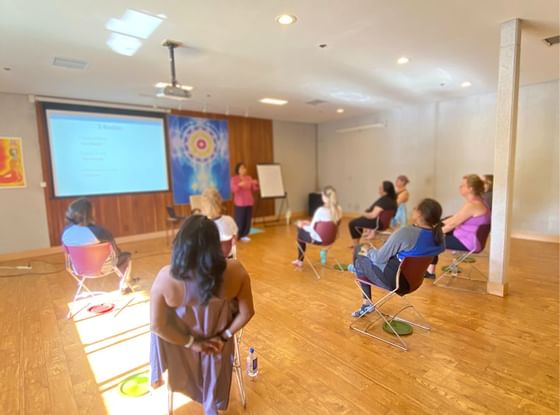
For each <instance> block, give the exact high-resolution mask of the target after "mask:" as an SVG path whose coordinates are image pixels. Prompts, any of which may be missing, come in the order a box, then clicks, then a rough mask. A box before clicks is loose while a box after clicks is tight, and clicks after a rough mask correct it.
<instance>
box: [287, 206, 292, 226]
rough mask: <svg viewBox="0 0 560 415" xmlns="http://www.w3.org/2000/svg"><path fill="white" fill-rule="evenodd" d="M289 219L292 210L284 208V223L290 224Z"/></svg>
mask: <svg viewBox="0 0 560 415" xmlns="http://www.w3.org/2000/svg"><path fill="white" fill-rule="evenodd" d="M291 219H292V211H291V210H290V209H288V210H286V225H289V224H290V220H291Z"/></svg>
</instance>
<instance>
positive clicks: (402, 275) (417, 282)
mask: <svg viewBox="0 0 560 415" xmlns="http://www.w3.org/2000/svg"><path fill="white" fill-rule="evenodd" d="M432 259H433V257H431V256H423V257H406V258H405V259H404V260H403V261H402V262H401V264H400V266H399V269H398V271H397V275H396V277H395V282H396V288H395V289H394V290H393V291H390V292H388V293H387V294H386V295H384V296H383V297H381V298H380V299H379V300H377V301H376V302H375V303H374V302H373V301H372V300H371V298H368V297H367V296H366V293H365V292H364V290H363V288H362V286H361V285H360V283H363V284H367V285H369V286H370V287H374V286H376V285H375V284H373V283H372V282H371V281H369V280H368V279H365V278H356V279H355V280H354V282H355V283H356V285H357V286H358V288H359V289H360V291H361V293H362V295H363V296H364V298H365V299H366V301H367V302H368V303H369V304H370V305H371V306H373V308H374V311H373V312H374V313H375V315H376V318H374V319H371V320H368V319H367V318H366V316H367V315H368V314H367V313H366V314H363V315H362V316H361V317H359V318H357V319H356V320H355V321H353V322H352V323H351V324H350V329H352V330H355V331H357V332H359V333H362V334H364V335H366V336H369V337H372V338H374V339H377V340H381V341H382V342H384V343H387V344H390V345H391V346H394V347H397V348H399V349H401V350H404V351H406V350H408V346H407V345H406V343H405V341H404V340H403V339H402V336H401V335H399V333H398V332H397V331H396V330H395V328H394V327H393V325H392V324H391V323H392V322H393V321H402V322H405V323H408V324H410V325H412V326H415V327H419V328H422V329H424V330H431V326H430V325H429V323H428V322H427V321H426V319H425V318H424V317H423V316H422V314H420V312H419V311H418V310H417V309H416V307H414V306H413V305H412V304H411V303H410V302H409V301H408V299H407V298H406V295H408V294H411V293H413V292H414V291H416V290H417V289H418V288H420V286H421V285H422V283H423V282H424V272H426V270H427V269H428V265H430V263H431V262H432ZM403 280H405V281H406V283H407V285H408V288H406V287H402V286H401V285H402V283H401V282H402V281H403ZM380 288H381V287H380ZM396 295H398V296H400V297H401V298H402V299H403V301H404V303H405V306H404V307H402V308H401V309H400V310H399V311H397V312H396V313H394V314H386V313H384V312H383V311H382V307H383V306H384V305H385V304H386V303H387V302H388V301H389V300H390V299H391V298H393V297H395V296H396ZM409 308H410V309H412V310H413V311H414V312H415V313H416V315H417V317H418V318H419V321H420V322H412V321H410V320H405V319H403V318H401V317H399V314H401V313H402V312H403V311H405V310H406V309H409ZM380 319H381V320H382V321H383V323H384V324H385V325H386V327H388V328H389V329H390V330H391V333H392V334H393V335H394V336H395V338H396V339H397V340H398V343H397V342H393V341H390V340H388V339H387V338H384V337H380V336H378V335H376V334H374V333H372V332H371V331H370V329H371V328H372V327H373V326H374V325H375V323H376V322H377V321H379V320H380ZM364 320H366V321H368V324H367V325H366V326H365V328H360V327H359V325H360V324H362V321H364Z"/></svg>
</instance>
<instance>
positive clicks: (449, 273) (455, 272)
mask: <svg viewBox="0 0 560 415" xmlns="http://www.w3.org/2000/svg"><path fill="white" fill-rule="evenodd" d="M489 235H490V224H486V225H480V226H479V227H478V229H477V230H476V234H475V238H476V240H477V242H478V243H477V244H475V246H477V245H478V246H479V247H480V249H476V248H475V249H472V250H470V251H454V252H462V253H461V254H460V255H459V256H457V257H455V258H454V259H453V262H451V264H449V265H448V266H447V267H446V268H445V271H444V272H443V273H442V274H441V275H440V276H439V277H437V278H436V280H435V281H434V285H437V286H438V287H444V288H453V289H458V290H464V289H463V288H460V287H453V286H450V285H449V283H450V282H451V280H452V279H453V278H462V279H466V280H470V281H480V280H475V279H473V278H470V276H471V274H472V271H473V268H476V267H475V265H474V264H473V263H471V266H470V267H469V272H468V274H467V275H466V276H461V275H459V274H460V270H459V265H460V264H467V263H469V262H471V261H469V260H472V259H474V256H475V254H480V253H481V252H483V251H484V249H485V248H486V242H487V241H488V236H489ZM472 262H474V261H472ZM445 277H450V278H449V281H448V282H447V284H446V285H438V284H439V283H440V281H441V280H442V279H443V278H445ZM467 291H468V290H467Z"/></svg>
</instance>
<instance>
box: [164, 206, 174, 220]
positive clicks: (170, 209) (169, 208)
mask: <svg viewBox="0 0 560 415" xmlns="http://www.w3.org/2000/svg"><path fill="white" fill-rule="evenodd" d="M165 210H167V216H168V217H169V218H170V219H177V213H175V209H173V208H172V207H171V206H166V207H165Z"/></svg>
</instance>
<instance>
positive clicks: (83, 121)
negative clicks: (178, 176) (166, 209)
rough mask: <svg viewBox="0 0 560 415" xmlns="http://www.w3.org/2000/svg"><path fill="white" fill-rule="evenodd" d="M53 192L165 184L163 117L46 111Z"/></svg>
mask: <svg viewBox="0 0 560 415" xmlns="http://www.w3.org/2000/svg"><path fill="white" fill-rule="evenodd" d="M46 114H47V124H48V130H49V143H50V151H51V163H52V172H53V182H54V193H55V196H57V197H66V196H87V195H101V194H116V193H137V192H153V191H165V190H168V189H169V185H168V178H167V157H166V149H165V133H164V122H163V118H150V117H143V116H132V115H116V114H102V113H89V112H76V111H63V110H51V109H48V110H47V111H46Z"/></svg>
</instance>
